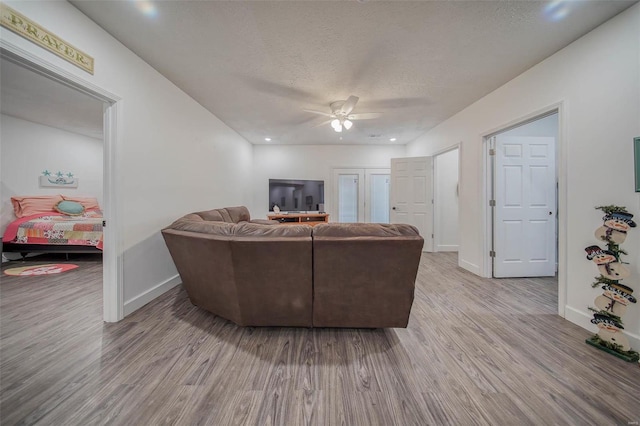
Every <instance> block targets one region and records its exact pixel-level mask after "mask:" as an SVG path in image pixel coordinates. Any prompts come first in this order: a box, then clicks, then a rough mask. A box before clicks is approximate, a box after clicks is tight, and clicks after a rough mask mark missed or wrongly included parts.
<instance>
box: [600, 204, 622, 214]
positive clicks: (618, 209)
mask: <svg viewBox="0 0 640 426" xmlns="http://www.w3.org/2000/svg"><path fill="white" fill-rule="evenodd" d="M596 210H602V211H603V212H605V213H606V214H611V213H629V212H628V211H627V208H626V207H624V206H614V205H613V204H612V205H609V206H598V207H596Z"/></svg>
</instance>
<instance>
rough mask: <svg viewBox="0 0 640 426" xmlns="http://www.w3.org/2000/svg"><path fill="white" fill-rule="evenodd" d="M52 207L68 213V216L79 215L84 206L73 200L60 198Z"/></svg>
mask: <svg viewBox="0 0 640 426" xmlns="http://www.w3.org/2000/svg"><path fill="white" fill-rule="evenodd" d="M54 208H55V209H56V211H57V212H59V213H62V214H68V215H69V216H80V215H81V214H82V213H84V206H83V205H82V204H80V203H77V202H75V201H67V200H62V201H60V202H58V204H56V205H55V207H54Z"/></svg>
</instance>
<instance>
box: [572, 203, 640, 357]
mask: <svg viewBox="0 0 640 426" xmlns="http://www.w3.org/2000/svg"><path fill="white" fill-rule="evenodd" d="M596 208H597V209H600V210H602V211H604V212H605V216H604V217H603V218H602V219H603V220H604V224H603V225H602V226H601V227H599V228H598V229H596V232H595V236H596V238H597V239H599V240H600V241H604V242H605V243H606V244H607V248H606V249H603V248H601V247H600V246H597V245H593V246H589V247H587V248H585V251H586V252H587V259H589V260H591V261H593V262H594V263H595V264H596V265H597V266H598V272H600V276H599V277H596V281H595V282H594V283H593V287H597V286H601V287H602V290H603V293H602V294H601V295H599V296H598V297H596V299H595V301H594V304H595V306H596V308H597V309H596V308H589V309H590V310H592V311H593V312H594V314H593V319H592V320H591V322H592V323H593V324H596V325H597V326H598V329H599V330H598V333H597V334H596V336H594V337H593V338H592V339H590V341H591V342H594V341H595V342H596V343H598V344H599V345H601V346H604V347H606V348H608V349H610V350H613V351H615V352H618V353H621V354H625V355H631V356H634V358H637V352H635V351H632V350H631V347H630V345H629V340H628V339H627V337H626V336H625V335H624V333H623V332H622V330H624V326H623V325H622V319H621V317H622V316H623V315H624V314H625V312H626V310H627V307H628V306H629V305H630V304H632V303H636V298H635V297H634V296H633V295H632V293H633V289H632V288H631V287H629V286H627V285H624V284H621V283H620V281H621V280H623V279H625V278H628V277H629V276H630V275H631V273H630V271H629V269H628V268H626V267H625V266H624V265H623V263H622V262H621V260H620V255H622V254H627V253H626V252H625V251H624V250H622V249H620V244H622V243H624V241H625V239H626V238H627V232H628V231H629V230H630V229H631V228H635V227H636V223H635V222H634V221H633V215H632V214H631V213H628V212H627V211H626V208H624V207H619V206H604V207H596Z"/></svg>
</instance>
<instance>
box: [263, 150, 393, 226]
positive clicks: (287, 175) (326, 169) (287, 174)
mask: <svg viewBox="0 0 640 426" xmlns="http://www.w3.org/2000/svg"><path fill="white" fill-rule="evenodd" d="M404 156H405V147H404V146H384V145H343V146H336V145H256V146H254V148H253V158H254V159H253V187H254V197H253V204H252V207H251V216H252V217H255V218H266V215H267V214H268V211H267V207H268V206H269V179H311V180H324V183H325V185H324V200H325V210H326V211H327V212H333V211H334V209H333V207H334V206H332V198H333V197H332V191H333V185H332V183H331V179H332V172H331V171H332V169H333V168H336V167H338V168H385V167H386V168H388V167H390V164H391V158H396V157H404ZM329 219H330V221H333V220H334V218H333V217H330V218H329Z"/></svg>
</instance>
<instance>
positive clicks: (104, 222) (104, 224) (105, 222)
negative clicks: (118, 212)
mask: <svg viewBox="0 0 640 426" xmlns="http://www.w3.org/2000/svg"><path fill="white" fill-rule="evenodd" d="M105 226H107V221H106V220H103V221H102V227H103V228H104V227H105Z"/></svg>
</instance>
